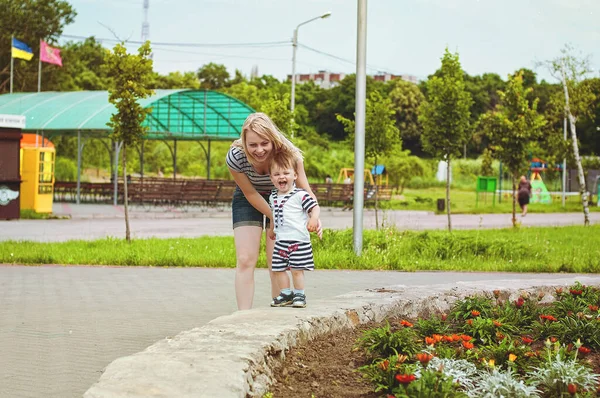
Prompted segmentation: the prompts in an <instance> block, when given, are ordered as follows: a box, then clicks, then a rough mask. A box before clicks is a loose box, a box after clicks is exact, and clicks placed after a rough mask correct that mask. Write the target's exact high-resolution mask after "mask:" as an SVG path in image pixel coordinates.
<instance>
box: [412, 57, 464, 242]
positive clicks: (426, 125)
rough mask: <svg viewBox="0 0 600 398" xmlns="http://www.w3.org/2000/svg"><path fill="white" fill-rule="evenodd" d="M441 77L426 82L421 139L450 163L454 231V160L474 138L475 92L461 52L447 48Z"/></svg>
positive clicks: (447, 185) (433, 152) (426, 149)
mask: <svg viewBox="0 0 600 398" xmlns="http://www.w3.org/2000/svg"><path fill="white" fill-rule="evenodd" d="M438 72H439V76H432V77H431V78H430V79H429V80H428V81H427V83H426V87H427V93H428V95H427V99H426V101H425V102H423V103H422V104H421V107H420V108H419V110H420V115H419V120H420V121H421V123H422V124H423V134H422V136H421V142H422V143H423V149H424V150H425V151H426V152H429V153H430V154H432V155H433V156H434V157H435V158H437V159H440V160H445V161H446V162H447V163H448V167H447V175H446V207H447V214H448V231H452V219H451V217H450V161H451V159H452V157H454V156H460V152H461V149H462V148H463V146H464V145H465V144H466V142H467V140H468V139H469V138H470V133H471V129H470V125H471V123H470V116H471V112H470V110H469V109H470V107H471V104H472V102H473V100H472V99H471V94H469V93H468V92H467V91H466V89H465V83H464V80H463V79H464V78H463V76H464V72H463V71H462V69H461V66H460V61H459V58H458V53H455V54H452V53H450V52H449V51H448V49H447V48H446V52H445V53H444V56H443V57H442V67H441V69H440V70H439V71H438Z"/></svg>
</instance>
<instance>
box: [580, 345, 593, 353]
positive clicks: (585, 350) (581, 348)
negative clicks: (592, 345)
mask: <svg viewBox="0 0 600 398" xmlns="http://www.w3.org/2000/svg"><path fill="white" fill-rule="evenodd" d="M590 352H592V350H590V349H589V348H587V347H584V346H581V347H579V353H580V354H582V355H586V354H589V353H590Z"/></svg>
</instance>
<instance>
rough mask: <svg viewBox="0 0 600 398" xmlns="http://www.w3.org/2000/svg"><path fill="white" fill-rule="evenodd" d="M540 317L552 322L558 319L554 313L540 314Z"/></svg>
mask: <svg viewBox="0 0 600 398" xmlns="http://www.w3.org/2000/svg"><path fill="white" fill-rule="evenodd" d="M540 318H541V319H545V320H547V321H550V322H556V321H558V319H556V318H555V317H553V316H552V315H540Z"/></svg>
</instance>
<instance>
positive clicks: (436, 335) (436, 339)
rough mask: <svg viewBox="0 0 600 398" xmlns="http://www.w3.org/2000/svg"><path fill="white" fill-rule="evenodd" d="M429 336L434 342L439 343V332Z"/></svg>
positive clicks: (440, 339)
mask: <svg viewBox="0 0 600 398" xmlns="http://www.w3.org/2000/svg"><path fill="white" fill-rule="evenodd" d="M431 337H433V339H434V340H435V342H436V343H439V342H440V341H442V337H443V336H442V335H441V334H434V335H432V336H431Z"/></svg>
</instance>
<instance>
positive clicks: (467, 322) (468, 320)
mask: <svg viewBox="0 0 600 398" xmlns="http://www.w3.org/2000/svg"><path fill="white" fill-rule="evenodd" d="M465 323H466V324H467V325H472V324H473V320H472V319H467V320H466V321H465Z"/></svg>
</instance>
